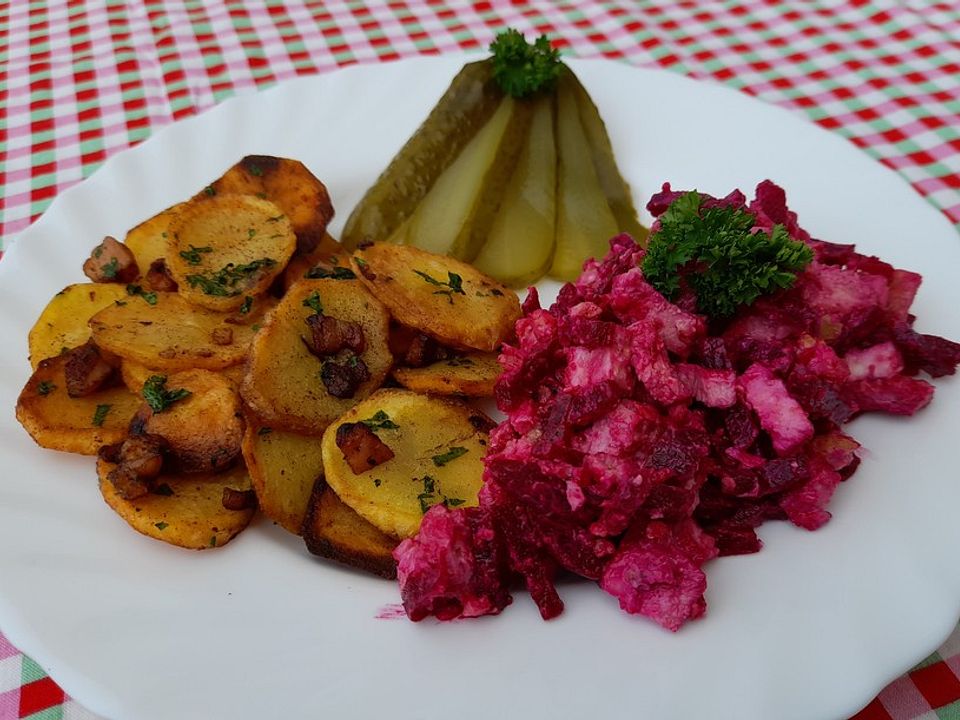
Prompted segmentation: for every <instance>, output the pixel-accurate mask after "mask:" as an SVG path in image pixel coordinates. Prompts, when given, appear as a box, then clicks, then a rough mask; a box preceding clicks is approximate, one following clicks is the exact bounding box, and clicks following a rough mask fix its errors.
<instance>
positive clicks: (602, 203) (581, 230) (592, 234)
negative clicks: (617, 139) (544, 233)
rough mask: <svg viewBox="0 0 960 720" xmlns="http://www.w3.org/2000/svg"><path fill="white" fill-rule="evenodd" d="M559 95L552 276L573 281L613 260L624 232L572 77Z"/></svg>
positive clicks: (566, 77) (565, 80) (566, 78)
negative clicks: (615, 242) (591, 264)
mask: <svg viewBox="0 0 960 720" xmlns="http://www.w3.org/2000/svg"><path fill="white" fill-rule="evenodd" d="M556 92H557V158H558V163H557V244H556V248H555V250H554V254H553V264H552V265H551V267H550V274H551V275H552V276H553V277H556V278H559V279H562V280H572V279H574V278H575V277H577V275H579V274H580V270H581V268H582V267H583V262H584V261H585V260H586V259H587V258H590V257H595V258H602V257H603V256H604V255H606V254H607V250H608V249H609V245H608V241H609V240H610V238H611V237H612V236H614V235H616V234H617V232H618V227H617V221H616V218H615V217H614V216H613V212H612V211H611V210H610V206H609V205H608V204H607V198H606V195H605V194H604V191H603V187H602V186H601V184H600V179H599V178H598V177H597V171H596V168H595V167H594V164H593V157H592V155H591V152H590V146H589V144H588V142H587V138H586V134H585V133H584V130H583V125H582V124H581V122H580V113H579V112H578V110H577V102H576V88H575V86H574V82H573V81H572V74H569V73H565V74H564V75H562V76H561V77H560V79H559V81H558V82H557V91H556Z"/></svg>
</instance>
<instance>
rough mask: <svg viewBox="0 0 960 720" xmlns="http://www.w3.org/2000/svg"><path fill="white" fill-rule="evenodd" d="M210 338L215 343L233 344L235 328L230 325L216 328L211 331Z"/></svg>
mask: <svg viewBox="0 0 960 720" xmlns="http://www.w3.org/2000/svg"><path fill="white" fill-rule="evenodd" d="M210 339H211V340H213V344H214V345H232V344H233V329H232V328H228V327H218V328H214V329H213V332H211V333H210Z"/></svg>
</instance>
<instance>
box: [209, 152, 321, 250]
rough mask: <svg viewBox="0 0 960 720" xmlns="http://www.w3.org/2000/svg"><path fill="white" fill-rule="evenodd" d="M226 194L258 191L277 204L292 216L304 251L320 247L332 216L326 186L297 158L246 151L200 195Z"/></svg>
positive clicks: (243, 193) (291, 222)
mask: <svg viewBox="0 0 960 720" xmlns="http://www.w3.org/2000/svg"><path fill="white" fill-rule="evenodd" d="M227 194H241V195H255V196H257V197H260V198H264V199H266V200H270V201H271V202H273V203H275V204H276V205H278V206H279V207H280V209H281V210H282V211H283V213H284V214H285V215H286V216H287V217H288V218H290V224H291V225H293V231H294V232H295V233H296V235H297V250H298V251H299V252H301V253H306V252H310V251H311V250H313V249H314V248H315V247H317V244H318V243H319V242H320V240H321V238H323V235H324V233H325V232H326V230H327V223H329V222H330V220H331V219H332V218H333V204H332V203H331V202H330V195H329V194H328V193H327V188H326V187H325V186H324V184H323V183H322V182H320V181H319V180H318V179H317V178H316V177H315V176H314V175H313V173H311V172H310V171H309V170H308V169H307V168H306V166H305V165H304V164H303V163H301V162H299V161H298V160H288V159H287V158H279V157H273V156H270V155H247V156H246V157H245V158H243V159H242V160H241V161H240V162H238V163H237V164H236V165H234V166H233V167H231V168H230V169H229V170H227V171H226V172H225V173H224V174H223V175H222V176H220V178H219V179H218V180H215V181H214V182H213V183H212V184H210V185H208V186H207V187H205V188H204V189H203V190H202V191H201V192H200V193H198V194H197V197H210V196H217V195H227Z"/></svg>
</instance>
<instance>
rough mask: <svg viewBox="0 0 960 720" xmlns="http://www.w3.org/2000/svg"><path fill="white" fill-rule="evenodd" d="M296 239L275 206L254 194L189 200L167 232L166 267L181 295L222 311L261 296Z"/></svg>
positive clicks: (283, 266) (286, 260)
mask: <svg viewBox="0 0 960 720" xmlns="http://www.w3.org/2000/svg"><path fill="white" fill-rule="evenodd" d="M296 245H297V239H296V236H295V235H294V234H293V228H292V227H291V225H290V221H289V220H288V219H287V217H286V215H284V214H283V211H282V210H280V208H279V207H277V206H276V205H274V204H273V203H272V202H269V201H267V200H261V199H260V198H257V197H254V196H253V195H222V196H219V197H210V198H203V199H200V200H192V201H191V202H189V203H187V205H186V206H184V207H183V208H181V209H180V211H179V212H178V213H177V216H176V217H175V218H174V219H173V220H172V221H171V223H170V229H169V230H168V232H167V268H168V269H169V271H170V275H171V276H172V277H173V279H174V280H175V281H176V283H177V285H178V286H179V292H180V294H181V295H183V297H184V298H185V299H186V300H187V301H189V302H191V303H193V304H194V305H199V306H200V307H205V308H209V309H211V310H219V311H221V312H229V311H232V310H238V309H240V308H241V307H243V305H244V303H245V302H248V301H247V297H255V296H257V295H261V294H263V293H265V292H266V291H267V290H268V289H269V288H270V285H271V283H273V281H274V279H275V278H276V277H277V276H278V275H280V273H282V272H283V269H284V268H285V267H286V265H287V262H288V261H289V260H290V257H291V256H292V255H293V251H294V249H295V248H296Z"/></svg>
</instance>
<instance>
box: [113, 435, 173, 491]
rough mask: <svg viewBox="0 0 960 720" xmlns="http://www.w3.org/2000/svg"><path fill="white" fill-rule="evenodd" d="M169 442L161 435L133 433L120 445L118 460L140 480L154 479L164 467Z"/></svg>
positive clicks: (121, 465)
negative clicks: (164, 452)
mask: <svg viewBox="0 0 960 720" xmlns="http://www.w3.org/2000/svg"><path fill="white" fill-rule="evenodd" d="M166 447H167V442H166V440H164V439H163V438H162V437H160V436H159V435H149V434H143V435H131V436H130V437H128V438H127V439H126V440H124V441H123V443H122V444H121V446H120V449H119V452H118V453H117V462H118V464H119V465H120V467H122V468H124V469H125V470H129V471H131V472H132V473H133V474H134V475H136V476H137V478H138V479H140V480H152V479H153V478H155V477H157V476H158V475H159V474H160V471H161V470H162V469H163V451H164V450H165V449H166Z"/></svg>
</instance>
